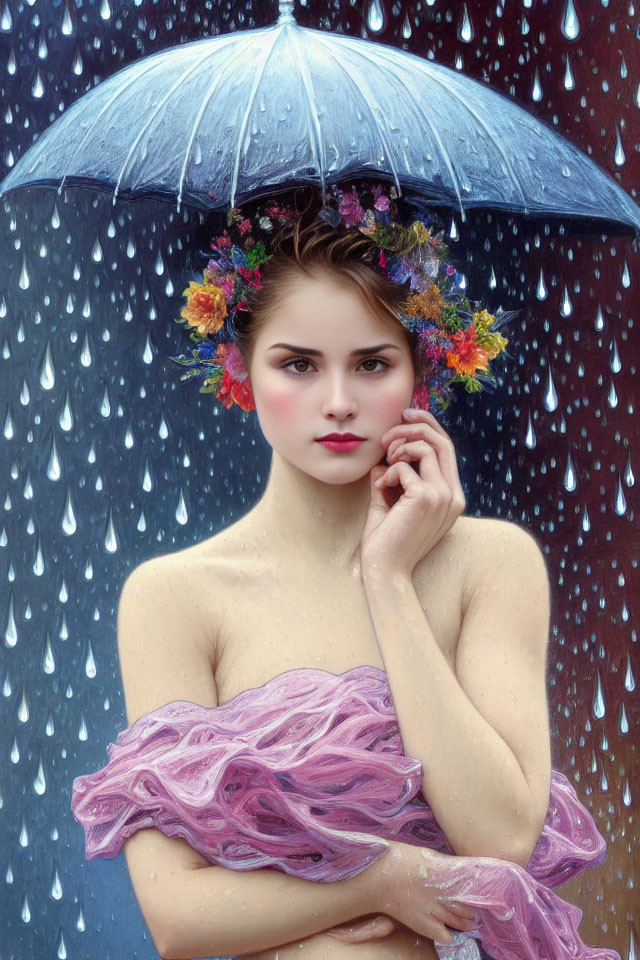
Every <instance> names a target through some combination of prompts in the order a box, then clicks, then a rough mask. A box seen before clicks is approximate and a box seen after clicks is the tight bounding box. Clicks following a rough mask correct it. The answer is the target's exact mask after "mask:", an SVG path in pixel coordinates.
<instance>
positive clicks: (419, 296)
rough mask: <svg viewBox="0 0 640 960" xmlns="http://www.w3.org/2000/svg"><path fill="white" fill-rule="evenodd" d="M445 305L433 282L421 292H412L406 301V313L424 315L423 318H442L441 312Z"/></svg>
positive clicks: (413, 315) (412, 315) (416, 315)
mask: <svg viewBox="0 0 640 960" xmlns="http://www.w3.org/2000/svg"><path fill="white" fill-rule="evenodd" d="M446 306H447V301H446V300H444V299H443V297H442V294H441V293H440V291H439V290H438V288H437V286H436V285H435V283H432V284H431V286H430V287H429V288H428V289H427V290H423V291H422V292H421V293H414V294H412V295H411V296H410V297H409V299H408V301H407V308H406V313H407V315H408V316H410V317H414V318H415V317H424V318H425V320H435V321H436V322H437V321H439V320H441V319H442V312H443V310H444V308H445V307H446Z"/></svg>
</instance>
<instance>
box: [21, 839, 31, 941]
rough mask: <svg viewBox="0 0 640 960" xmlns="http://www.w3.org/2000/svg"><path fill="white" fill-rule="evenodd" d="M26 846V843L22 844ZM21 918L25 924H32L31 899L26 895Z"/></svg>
mask: <svg viewBox="0 0 640 960" xmlns="http://www.w3.org/2000/svg"><path fill="white" fill-rule="evenodd" d="M22 846H26V843H24V844H22ZM20 916H21V918H22V920H23V921H24V922H25V923H30V922H31V908H30V906H29V897H28V896H27V894H26V893H25V895H24V900H23V901H22V910H21V911H20Z"/></svg>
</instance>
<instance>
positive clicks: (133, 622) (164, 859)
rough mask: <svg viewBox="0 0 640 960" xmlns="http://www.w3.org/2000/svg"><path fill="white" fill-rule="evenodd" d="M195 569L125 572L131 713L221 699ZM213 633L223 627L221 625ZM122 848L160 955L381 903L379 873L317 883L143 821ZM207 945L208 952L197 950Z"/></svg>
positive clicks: (274, 936) (192, 953)
mask: <svg viewBox="0 0 640 960" xmlns="http://www.w3.org/2000/svg"><path fill="white" fill-rule="evenodd" d="M192 582H193V581H192V576H191V574H190V571H189V570H185V571H184V575H183V573H182V571H181V570H180V568H179V566H178V560H177V558H175V559H174V558H172V557H166V558H165V557H161V558H156V559H155V560H153V561H147V562H146V563H144V564H142V565H140V566H139V567H137V568H136V569H135V570H134V571H133V572H132V573H131V574H130V575H129V577H128V578H127V580H126V581H125V584H124V586H123V588H122V591H121V596H120V602H119V605H118V654H119V659H120V670H121V673H122V682H123V687H124V693H125V703H126V711H127V720H128V723H129V725H130V726H131V725H132V724H133V723H134V722H135V721H136V720H137V719H139V718H140V717H142V716H143V715H145V714H146V713H149V712H151V711H152V710H154V709H156V708H157V707H159V706H161V705H163V704H165V703H169V702H170V701H172V700H190V701H192V702H194V703H200V704H203V705H204V706H208V707H215V706H217V703H218V695H217V689H216V685H215V662H216V649H215V648H216V637H215V636H211V635H210V634H211V625H209V624H208V623H207V621H206V619H205V617H204V614H203V613H201V612H200V611H199V610H198V608H197V603H198V598H197V595H195V596H194V593H193V589H192ZM213 632H214V633H215V628H214V629H213ZM124 855H125V859H126V863H127V867H128V870H129V875H130V877H131V882H132V885H133V888H134V892H135V895H136V898H137V900H138V904H139V906H140V910H141V912H142V914H143V916H144V919H145V921H146V923H147V926H148V928H149V931H150V933H151V936H152V938H153V941H154V943H155V945H156V948H157V950H158V952H159V953H160V955H161V956H163V957H166V956H170V957H183V956H184V957H198V956H200V957H210V956H224V955H225V954H226V955H240V954H242V953H247V952H256V951H258V950H261V949H267V948H269V947H271V946H278V945H280V944H282V943H285V942H289V941H291V940H295V939H296V938H298V939H301V938H304V937H307V936H310V935H312V934H314V933H318V932H320V931H322V930H324V929H327V928H330V927H332V926H335V925H337V924H341V923H344V922H345V921H349V920H354V919H355V918H357V917H361V916H363V915H366V914H368V913H370V912H373V911H374V909H375V907H374V906H373V905H372V904H371V903H370V898H369V891H368V885H369V883H370V881H371V874H370V873H369V871H365V872H364V873H363V874H358V875H357V876H356V877H355V878H352V879H349V880H345V881H338V882H335V883H313V882H311V881H308V880H302V879H300V878H297V877H290V876H288V875H287V874H283V873H279V872H278V871H274V870H268V869H263V870H256V871H251V872H247V871H235V870H229V869H225V868H223V867H219V866H211V865H210V864H209V862H208V861H207V860H206V859H205V858H204V857H202V856H201V855H200V854H199V853H197V852H196V851H195V850H194V849H193V848H192V847H191V846H190V845H189V844H188V843H187V842H186V840H184V839H181V838H179V837H167V836H165V835H164V834H163V833H162V832H161V831H160V830H156V829H143V830H139V831H138V832H137V833H135V834H134V835H133V836H131V837H130V838H129V839H128V840H126V841H125V843H124ZM199 951H200V952H199Z"/></svg>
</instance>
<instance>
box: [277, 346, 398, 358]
mask: <svg viewBox="0 0 640 960" xmlns="http://www.w3.org/2000/svg"><path fill="white" fill-rule="evenodd" d="M278 347H280V348H283V349H285V350H292V351H293V352H294V353H306V354H307V355H308V356H310V357H321V356H322V351H321V350H312V349H311V347H294V345H293V344H292V343H274V344H273V345H272V346H270V347H269V350H275V349H276V348H278ZM387 347H391V349H392V350H399V349H400V347H399V346H398V345H397V344H395V343H379V344H378V345H377V346H375V347H364V348H363V349H361V350H352V351H351V356H352V357H363V356H365V355H366V354H368V353H378V352H379V351H380V350H385V349H386V348H387Z"/></svg>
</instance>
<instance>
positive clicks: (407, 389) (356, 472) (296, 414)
mask: <svg viewBox="0 0 640 960" xmlns="http://www.w3.org/2000/svg"><path fill="white" fill-rule="evenodd" d="M249 373H250V379H251V387H252V390H253V396H254V399H255V404H256V413H257V416H258V420H259V422H260V426H261V428H262V431H263V433H264V435H265V437H266V439H267V440H268V442H269V443H270V444H271V446H272V447H273V448H274V449H275V450H277V451H278V453H279V454H280V455H281V456H282V457H284V458H285V459H286V460H288V461H289V462H290V463H292V464H294V465H295V466H296V467H298V468H299V469H300V470H303V471H304V472H305V473H308V474H310V475H311V476H314V477H317V478H318V479H319V480H323V481H325V482H326V483H349V482H351V481H354V480H358V479H360V478H361V477H362V476H363V475H364V474H367V473H369V472H370V470H371V468H372V467H373V466H375V464H377V463H379V462H380V461H381V459H382V458H383V457H384V456H385V454H386V448H385V447H383V445H382V444H381V443H380V437H381V436H382V435H383V434H384V433H385V432H386V431H387V430H388V429H389V427H392V426H394V425H395V424H397V423H402V411H403V410H404V408H405V407H408V406H409V405H410V403H411V399H412V396H413V390H414V383H415V376H414V370H413V363H412V357H411V350H410V347H409V344H408V343H407V340H406V339H405V336H404V334H403V332H402V328H401V327H400V325H399V324H397V325H396V324H392V323H388V322H387V323H385V322H384V321H383V320H381V319H380V318H379V317H377V316H376V315H375V314H373V313H372V311H371V310H370V308H369V307H368V306H367V304H366V302H365V301H364V299H363V298H362V296H361V295H360V294H359V293H358V291H357V289H354V288H351V287H347V286H343V285H341V284H337V283H336V282H335V281H334V280H332V279H330V278H326V279H314V280H311V279H306V278H305V279H301V280H298V281H296V284H295V286H293V287H292V288H291V289H290V290H289V292H288V294H287V296H286V298H284V299H283V300H282V301H281V303H280V305H279V307H278V309H277V310H276V311H275V312H274V314H273V315H272V316H271V317H270V318H269V320H268V322H267V323H266V324H265V325H264V326H263V328H262V330H261V331H260V333H259V334H258V336H257V337H256V341H255V345H254V351H253V356H252V361H251V369H250V371H249ZM330 433H337V434H344V433H352V434H356V435H357V436H358V437H362V438H363V440H362V442H361V443H359V444H357V445H355V446H354V447H353V448H352V449H349V448H348V447H345V446H341V447H338V448H337V449H331V448H330V447H328V446H325V445H324V444H322V443H320V442H318V441H319V438H321V437H324V436H326V434H330Z"/></svg>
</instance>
